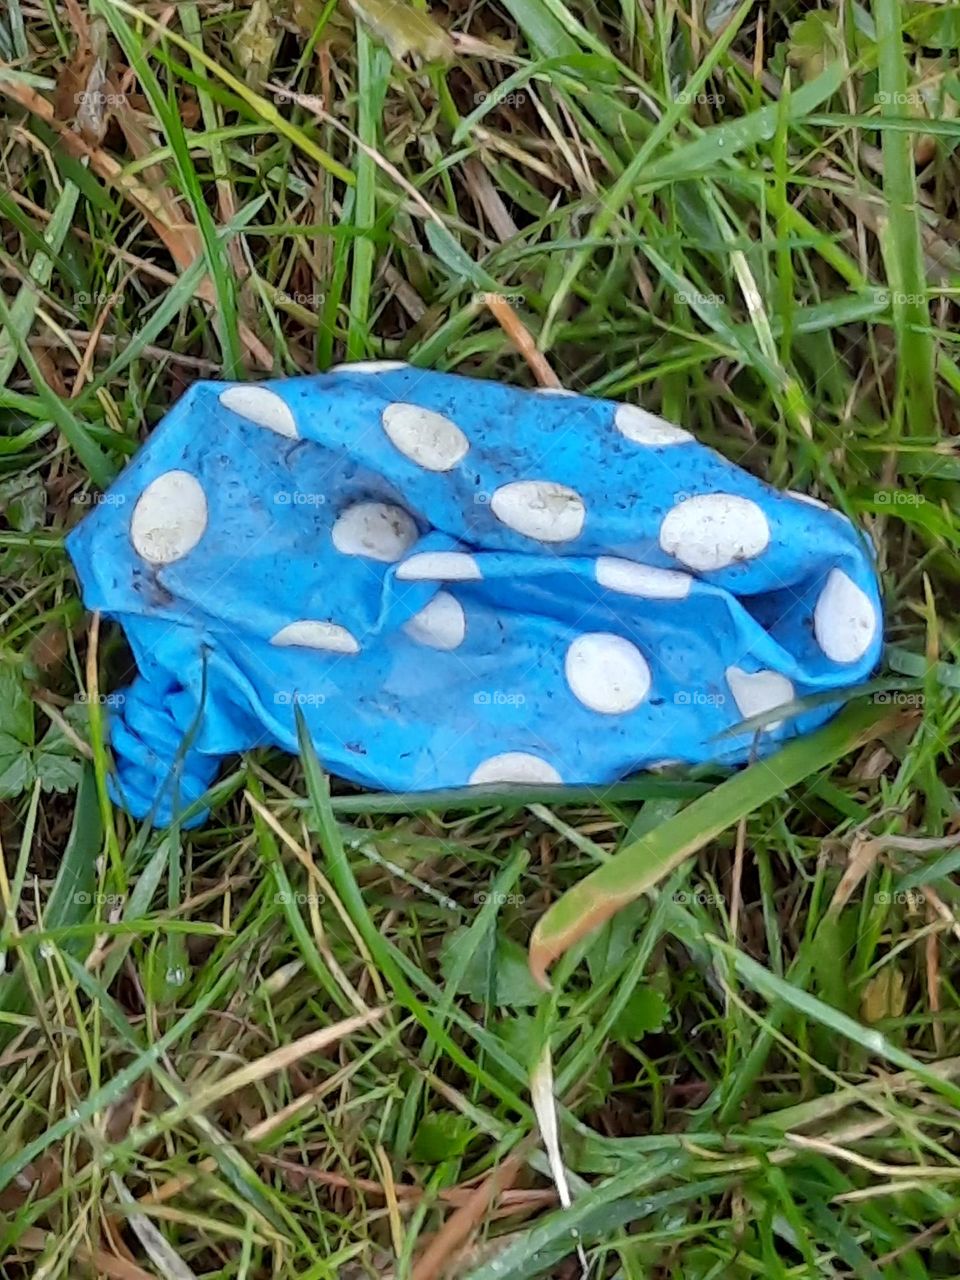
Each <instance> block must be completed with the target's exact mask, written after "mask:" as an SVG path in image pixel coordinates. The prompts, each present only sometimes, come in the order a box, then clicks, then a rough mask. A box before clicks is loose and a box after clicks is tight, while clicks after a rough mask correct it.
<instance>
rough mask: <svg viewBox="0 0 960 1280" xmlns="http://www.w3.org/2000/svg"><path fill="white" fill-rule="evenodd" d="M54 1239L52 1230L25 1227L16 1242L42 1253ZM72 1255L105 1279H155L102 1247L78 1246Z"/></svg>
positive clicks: (147, 1272)
mask: <svg viewBox="0 0 960 1280" xmlns="http://www.w3.org/2000/svg"><path fill="white" fill-rule="evenodd" d="M54 1239H55V1236H54V1233H53V1232H52V1231H41V1230H40V1228H39V1227H27V1228H26V1230H25V1231H23V1232H21V1233H20V1235H19V1237H18V1239H17V1244H18V1246H19V1247H20V1248H21V1249H29V1250H31V1251H33V1252H34V1253H42V1252H43V1251H44V1250H45V1249H46V1248H47V1246H48V1245H49V1244H50V1243H51V1242H52V1241H53V1240H54ZM73 1257H74V1260H75V1261H77V1262H79V1263H82V1264H83V1265H84V1266H85V1267H87V1266H89V1267H92V1268H93V1269H94V1270H95V1272H96V1274H97V1275H98V1276H106V1277H107V1280H156V1276H155V1275H153V1274H151V1273H150V1272H149V1271H144V1270H143V1268H142V1267H138V1266H137V1265H136V1263H135V1262H127V1260H126V1259H125V1258H118V1257H117V1256H116V1254H114V1253H107V1252H106V1251H105V1250H104V1249H85V1248H83V1247H80V1248H78V1249H76V1250H75V1252H74V1254H73ZM8 1261H10V1259H8ZM35 1274H39V1273H35ZM68 1274H72V1273H68Z"/></svg>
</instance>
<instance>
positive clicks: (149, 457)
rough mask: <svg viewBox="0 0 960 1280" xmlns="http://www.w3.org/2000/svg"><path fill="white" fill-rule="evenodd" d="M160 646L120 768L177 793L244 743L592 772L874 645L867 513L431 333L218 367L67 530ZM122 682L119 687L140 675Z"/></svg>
mask: <svg viewBox="0 0 960 1280" xmlns="http://www.w3.org/2000/svg"><path fill="white" fill-rule="evenodd" d="M68 547H69V551H70V554H71V556H72V558H73V561H74V563H75V565H76V569H77V572H78V574H79V577H80V581H81V584H82V587H83V596H84V601H85V603H86V605H87V607H88V608H90V609H99V610H100V611H101V612H102V613H103V614H105V615H106V616H108V617H111V618H115V619H117V620H118V621H119V622H120V623H121V625H122V626H123V629H124V631H125V632H126V635H127V637H128V639H129V642H130V645H131V647H132V649H133V653H134V655H135V658H136V662H137V666H138V668H139V675H138V676H137V678H136V679H135V680H134V682H133V684H132V685H130V686H129V687H128V688H126V689H124V690H121V691H120V695H118V697H117V698H116V699H115V703H116V705H115V707H114V709H113V711H112V713H111V739H112V747H113V752H114V757H115V761H116V767H117V778H116V787H115V791H116V795H117V798H118V799H119V800H120V802H121V803H122V804H123V805H124V806H125V807H126V808H127V809H128V810H129V811H130V812H131V813H132V814H134V815H135V816H137V817H143V816H146V815H148V814H149V815H150V816H151V817H152V819H153V821H154V822H155V823H157V824H158V825H164V824H166V823H168V822H169V821H170V820H171V816H172V814H173V813H174V812H175V811H179V810H181V809H182V808H183V807H184V806H185V805H186V804H187V803H188V802H190V801H193V800H195V799H196V798H197V797H198V796H200V795H201V794H202V793H203V792H204V791H205V790H206V789H207V787H208V786H209V785H210V783H211V781H212V780H213V779H214V777H215V775H216V772H217V769H218V766H219V764H220V762H221V760H222V758H223V757H224V756H226V755H229V754H231V753H234V752H237V751H242V750H246V749H248V748H251V747H254V746H258V745H261V744H268V743H272V744H275V745H277V746H280V747H283V748H285V749H287V750H289V751H295V750H296V747H297V737H296V723H295V713H294V708H295V705H297V704H299V706H300V707H301V709H302V711H303V714H304V716H305V718H306V722H307V724H308V726H309V729H310V732H311V735H312V737H313V740H314V742H315V744H316V748H317V753H318V755H319V756H320V758H321V760H322V761H323V763H324V764H325V765H326V766H327V768H329V769H330V771H331V772H332V773H334V774H337V775H340V776H341V777H344V778H347V779H350V780H352V781H354V782H357V783H360V784H363V785H364V786H367V787H371V788H377V789H389V790H394V791H418V790H429V789H433V788H439V787H458V786H467V785H471V784H473V785H477V784H484V783H489V784H494V783H498V782H502V783H509V782H528V783H550V782H553V783H556V782H563V783H569V784H578V785H583V784H596V785H598V786H601V785H602V784H604V783H609V782H612V781H615V780H617V779H619V778H622V777H624V776H626V775H627V774H630V773H631V772H634V771H637V770H640V769H643V768H646V767H652V766H655V765H657V764H658V763H663V762H666V761H671V762H673V761H677V762H686V763H699V762H703V761H707V760H718V761H724V762H727V763H730V762H737V761H743V760H746V759H747V758H748V757H749V756H750V755H751V754H752V753H758V754H764V753H766V752H768V751H770V750H772V749H774V748H775V747H776V746H778V745H780V744H781V743H782V742H783V741H784V740H785V739H787V738H790V737H793V736H794V735H796V734H798V733H806V732H809V731H810V730H811V729H813V728H815V727H816V726H818V725H819V724H821V723H823V722H824V721H825V720H826V719H828V718H829V716H830V715H831V714H832V713H833V712H834V711H835V710H836V704H833V705H823V704H821V705H818V706H817V707H816V708H814V709H810V710H807V711H805V712H803V713H801V714H799V715H792V714H787V715H785V716H784V717H783V718H782V719H778V718H777V717H773V718H772V721H771V723H770V724H769V725H768V727H766V728H764V729H763V730H762V731H760V732H759V733H758V732H757V731H756V730H754V731H751V732H746V733H743V734H739V735H737V736H735V737H725V738H721V739H718V738H717V735H718V734H719V733H720V732H721V731H723V730H725V729H728V728H730V727H731V726H733V725H736V724H738V723H739V722H740V721H742V720H743V719H745V718H748V717H750V716H755V715H758V714H762V713H765V712H767V711H769V710H771V709H772V708H775V707H778V706H782V705H783V704H785V703H788V702H790V701H791V700H792V699H794V698H802V697H803V696H804V695H808V694H813V693H823V692H825V691H831V690H841V689H843V688H844V687H846V686H849V685H852V684H856V683H858V682H859V681H861V680H863V679H864V678H865V677H867V676H868V675H869V674H870V672H871V670H872V669H873V667H874V666H875V664H876V662H877V659H878V657H879V653H880V645H881V639H882V621H881V609H880V597H879V589H878V583H877V577H876V573H875V570H874V566H873V562H872V557H871V553H870V550H869V548H868V545H867V543H866V541H865V539H864V538H863V536H862V535H861V534H860V532H859V531H858V530H857V529H855V527H854V526H853V525H852V524H851V523H850V522H849V521H848V520H847V519H846V517H844V516H843V515H841V514H840V513H838V512H836V511H833V510H832V509H830V508H827V507H825V506H823V504H820V503H817V502H815V501H814V500H812V499H809V498H805V497H803V496H802V495H796V494H794V495H790V494H783V493H780V492H778V491H776V490H775V489H772V488H770V487H769V486H767V485H765V484H763V483H762V482H761V481H759V480H757V479H755V478H754V477H753V476H751V475H750V474H748V473H747V472H745V471H743V470H741V469H739V468H738V467H736V466H734V465H732V464H731V463H729V462H727V461H726V460H725V459H724V458H722V457H721V456H720V455H718V454H717V453H715V452H713V451H712V450H711V449H707V448H705V447H703V446H701V445H699V444H697V443H696V441H695V440H694V439H693V438H692V437H691V436H689V435H688V434H687V433H686V432H685V431H683V430H681V429H680V428H679V427H676V426H672V425H671V424H669V423H666V422H665V421H663V420H662V419H660V418H657V417H654V416H653V415H651V414H649V413H646V412H645V411H643V410H641V409H637V408H635V407H632V406H628V405H617V404H614V403H612V402H610V401H604V400H593V399H588V398H586V397H582V396H576V395H571V394H568V393H556V392H554V393H550V392H542V391H541V392H531V391H522V390H517V389H515V388H512V387H507V386H502V385H500V384H498V383H492V382H481V381H477V380H474V379H469V378H461V377H457V376H454V375H451V374H442V373H431V372H429V371H425V370H422V369H415V368H413V367H411V366H408V365H402V364H396V363H392V362H389V363H388V362H380V363H371V364H364V365H350V366H344V367H342V368H341V369H339V370H334V371H331V372H330V373H328V374H322V375H318V376H314V377H301V378H291V379H287V380H280V381H273V382H267V383H261V384H257V385H253V384H238V385H230V384H224V383H209V382H200V383H197V384H195V385H194V386H193V387H191V388H190V390H189V391H188V392H187V393H186V394H185V395H184V396H183V398H182V399H181V400H180V401H179V403H178V404H177V405H176V406H175V408H173V409H172V410H171V412H170V413H169V414H168V415H167V416H166V418H165V419H164V420H163V422H162V423H161V424H160V425H159V426H158V427H157V429H156V430H155V431H154V433H153V434H152V436H151V437H150V439H149V441H148V442H147V444H146V445H145V446H144V448H143V449H142V450H141V452H140V453H139V454H138V456H137V457H136V459H135V460H134V461H133V462H132V463H131V464H130V466H129V467H128V468H127V469H126V471H125V472H124V473H123V475H122V476H121V477H120V478H119V479H118V480H117V481H116V483H115V484H114V485H113V487H112V488H111V490H110V493H109V494H108V495H107V500H105V501H103V502H101V503H100V504H98V506H97V507H96V508H95V510H94V511H93V512H92V513H91V514H90V515H89V516H88V517H87V518H86V519H85V520H84V521H83V522H82V524H81V525H80V526H79V527H78V528H77V529H75V530H74V531H73V532H72V533H71V534H70V536H69V539H68ZM121 696H122V699H123V700H122V701H121V700H120V697H121Z"/></svg>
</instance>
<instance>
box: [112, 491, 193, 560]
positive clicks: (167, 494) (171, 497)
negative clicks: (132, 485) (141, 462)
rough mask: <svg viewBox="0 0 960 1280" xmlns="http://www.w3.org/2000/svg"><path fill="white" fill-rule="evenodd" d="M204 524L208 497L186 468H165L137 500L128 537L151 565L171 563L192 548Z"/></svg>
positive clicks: (138, 552)
mask: <svg viewBox="0 0 960 1280" xmlns="http://www.w3.org/2000/svg"><path fill="white" fill-rule="evenodd" d="M206 527H207V499H206V495H205V494H204V492H203V489H202V488H201V486H200V481H199V480H198V479H197V477H196V476H193V475H191V474H190V472H189V471H166V472H164V474H163V475H162V476H157V478H156V480H151V482H150V483H149V484H148V485H147V487H146V488H145V489H144V491H143V493H141V495H140V497H139V498H138V499H137V505H136V506H135V507H134V509H133V515H132V516H131V518H130V540H131V542H132V543H133V546H134V549H135V550H136V552H137V554H138V555H141V556H142V557H143V558H144V560H147V561H149V563H150V564H172V562H173V561H174V560H179V559H180V558H181V557H182V556H185V555H186V554H187V552H188V551H192V550H193V548H194V547H195V546H196V545H197V543H198V542H199V541H200V539H201V538H202V537H203V531H204V529H206Z"/></svg>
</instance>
